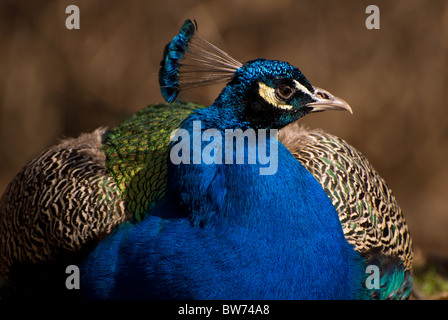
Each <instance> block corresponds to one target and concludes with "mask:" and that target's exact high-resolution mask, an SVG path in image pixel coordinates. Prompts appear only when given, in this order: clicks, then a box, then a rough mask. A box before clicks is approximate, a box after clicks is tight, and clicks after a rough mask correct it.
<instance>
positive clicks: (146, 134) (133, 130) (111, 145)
mask: <svg viewBox="0 0 448 320" xmlns="http://www.w3.org/2000/svg"><path fill="white" fill-rule="evenodd" d="M201 107H202V106H200V105H197V104H193V103H187V104H184V103H179V104H173V105H167V104H158V105H152V106H149V107H147V108H145V109H143V110H141V111H139V112H137V113H136V114H134V115H133V116H132V117H130V118H129V119H128V120H126V121H125V122H123V123H122V124H121V125H120V126H119V127H117V128H115V129H113V130H110V131H108V132H107V133H106V134H105V135H104V136H103V143H104V146H103V150H104V152H105V153H106V159H107V160H106V167H107V169H108V172H109V173H110V174H111V175H112V177H113V178H114V179H115V181H116V183H117V185H118V187H119V188H120V190H121V192H122V196H123V200H124V201H125V203H126V209H127V211H128V212H130V213H131V214H132V215H133V217H134V219H135V220H136V221H139V220H141V219H142V218H143V217H144V215H145V214H146V213H148V212H149V211H151V209H152V208H153V207H154V206H155V204H157V203H158V202H159V201H160V200H162V199H163V197H164V195H165V192H166V163H167V162H166V161H167V155H168V145H169V142H170V135H171V133H172V132H173V130H175V129H176V128H178V127H179V125H180V123H181V121H182V120H183V119H185V118H186V117H187V116H188V115H189V114H190V113H191V112H192V111H193V110H195V109H198V108H201Z"/></svg>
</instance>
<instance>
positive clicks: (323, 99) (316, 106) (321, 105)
mask: <svg viewBox="0 0 448 320" xmlns="http://www.w3.org/2000/svg"><path fill="white" fill-rule="evenodd" d="M313 98H314V99H315V100H317V101H316V102H311V103H308V104H306V106H307V107H309V108H311V111H310V112H319V111H326V110H337V111H344V110H345V111H348V112H350V113H351V114H353V111H352V108H350V106H349V104H348V103H347V102H346V101H345V100H343V99H341V98H338V97H335V96H333V95H332V94H331V93H329V92H328V91H326V90H324V89H321V88H318V87H314V95H313Z"/></svg>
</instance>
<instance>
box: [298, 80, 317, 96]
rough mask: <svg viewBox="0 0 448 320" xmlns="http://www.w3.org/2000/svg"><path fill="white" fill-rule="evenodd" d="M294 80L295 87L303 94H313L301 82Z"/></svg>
mask: <svg viewBox="0 0 448 320" xmlns="http://www.w3.org/2000/svg"><path fill="white" fill-rule="evenodd" d="M293 81H294V85H295V86H296V89H297V90H299V91H302V92H303V93H304V94H307V95H309V96H311V97H314V94H313V93H311V92H310V90H308V89H307V88H306V87H305V86H304V85H303V84H301V83H300V82H299V81H297V80H293Z"/></svg>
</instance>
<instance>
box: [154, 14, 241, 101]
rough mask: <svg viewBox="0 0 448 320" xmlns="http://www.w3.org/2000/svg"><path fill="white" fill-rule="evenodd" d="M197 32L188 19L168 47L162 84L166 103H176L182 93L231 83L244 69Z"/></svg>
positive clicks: (194, 24) (161, 87)
mask: <svg viewBox="0 0 448 320" xmlns="http://www.w3.org/2000/svg"><path fill="white" fill-rule="evenodd" d="M196 31H197V24H196V21H194V23H193V22H192V21H191V20H186V21H185V22H184V24H183V25H182V27H181V28H180V31H179V34H177V35H176V36H175V37H174V38H173V40H171V42H170V43H168V44H167V45H166V47H165V52H164V55H163V60H162V61H161V63H160V70H159V84H160V89H161V91H162V95H163V97H164V99H165V100H166V101H167V102H173V101H175V100H176V99H177V98H178V96H179V93H180V91H182V90H186V89H189V88H194V87H201V86H206V85H210V84H215V83H220V82H224V81H229V80H231V79H232V77H233V75H234V73H235V71H236V70H238V69H239V68H240V67H241V66H242V63H241V62H239V61H237V60H235V59H234V58H232V57H231V56H230V55H229V54H227V53H226V52H224V51H223V50H221V49H219V48H218V47H216V46H214V45H213V44H211V43H210V42H208V41H207V40H205V39H204V38H202V37H201V36H200V35H198V34H197V33H196Z"/></svg>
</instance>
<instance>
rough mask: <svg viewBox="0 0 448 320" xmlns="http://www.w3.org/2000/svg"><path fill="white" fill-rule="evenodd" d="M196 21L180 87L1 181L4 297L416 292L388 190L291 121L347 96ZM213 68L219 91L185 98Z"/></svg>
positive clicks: (366, 167)
mask: <svg viewBox="0 0 448 320" xmlns="http://www.w3.org/2000/svg"><path fill="white" fill-rule="evenodd" d="M196 28H197V26H196V24H195V23H193V22H192V21H190V20H187V21H186V22H185V23H184V24H183V26H182V27H181V29H180V32H179V34H178V35H176V36H175V37H174V38H173V40H172V41H171V42H170V43H169V44H168V45H167V46H166V48H165V51H164V56H163V60H162V62H161V64H160V72H159V83H160V88H161V92H162V95H163V97H164V98H165V100H166V101H168V102H170V103H171V102H176V103H174V104H168V105H167V104H158V105H152V106H149V107H148V108H145V109H143V110H141V111H140V112H138V113H136V114H135V115H133V116H132V117H130V118H129V119H128V120H127V121H125V122H123V123H122V124H121V125H120V126H118V127H117V128H114V129H112V130H107V131H106V130H105V129H98V130H96V131H95V132H93V133H90V134H84V135H81V136H80V137H78V138H76V139H66V140H64V141H62V142H61V143H60V144H59V145H57V146H54V147H52V148H50V149H48V150H46V151H44V152H43V153H42V154H41V155H39V156H38V157H37V158H36V159H34V160H33V161H31V162H30V163H29V164H27V165H26V166H25V167H24V168H23V169H22V170H21V172H20V173H19V174H18V175H17V177H16V178H15V179H14V181H13V182H12V183H11V184H10V185H9V186H8V188H7V191H6V192H5V194H4V195H3V196H2V198H1V199H0V242H1V243H2V245H1V246H0V274H1V276H2V277H4V279H5V280H6V281H8V286H7V287H5V288H6V289H5V290H3V288H2V289H1V290H0V291H1V292H0V295H1V296H2V298H3V297H19V298H23V297H29V296H32V297H35V296H37V295H41V294H42V296H47V297H50V298H54V297H56V298H59V297H61V296H65V295H67V296H72V295H75V296H77V297H79V296H81V297H83V298H93V299H98V298H99V299H404V298H408V297H409V294H410V290H411V287H412V242H411V238H410V236H409V233H408V230H407V226H406V223H405V221H404V218H403V216H402V213H401V210H400V208H399V206H398V204H397V201H396V199H395V197H394V196H393V194H392V192H391V190H390V189H389V188H388V187H387V185H386V183H385V181H384V180H383V179H382V178H381V177H380V176H379V175H378V173H377V172H376V171H375V170H374V169H373V167H372V166H371V165H370V163H369V162H368V160H367V159H366V158H365V157H364V156H363V155H362V154H361V153H359V152H358V151H357V150H356V149H355V148H353V147H351V146H350V145H348V144H347V143H346V142H345V141H343V140H342V139H339V138H337V137H335V136H332V135H330V134H327V133H325V132H323V131H321V130H307V129H304V128H300V127H298V126H296V124H295V123H294V122H296V121H297V120H298V119H300V118H301V117H303V116H305V115H307V114H309V113H312V112H320V111H325V110H346V111H349V112H351V108H350V107H349V105H348V104H347V103H346V102H345V101H343V100H342V99H339V98H337V97H334V96H332V95H331V94H330V93H329V92H327V91H325V90H323V89H320V88H318V87H315V86H312V85H311V84H310V82H309V81H308V80H307V79H306V77H305V76H304V75H303V74H302V73H301V71H300V70H299V69H298V68H296V67H294V66H292V65H291V64H289V63H287V62H282V61H275V60H266V59H256V60H251V61H248V62H246V63H244V64H242V63H240V62H238V61H237V60H235V59H234V58H232V57H231V56H229V55H228V54H227V53H225V52H223V51H222V50H221V49H219V48H217V47H215V46H214V45H212V44H210V43H209V42H207V41H206V40H205V39H203V38H202V37H200V36H199V35H198V34H197V33H196ZM218 82H226V86H225V87H224V88H223V90H222V92H221V93H220V95H219V96H218V97H217V98H216V100H215V101H214V103H213V104H212V105H211V106H209V107H206V108H203V107H202V106H199V105H195V104H192V103H187V104H185V103H180V102H179V95H180V94H181V92H182V91H183V90H185V89H188V88H192V87H196V86H204V85H207V84H212V83H218ZM170 134H171V135H170ZM48 203H52V206H50V207H49V206H48ZM69 264H70V265H72V264H75V265H79V266H80V268H81V278H80V280H81V289H80V290H78V291H77V292H75V293H74V294H73V291H70V290H66V289H65V288H64V286H63V282H64V281H65V279H62V280H64V281H61V278H63V277H64V275H65V274H64V270H65V268H66V267H67V265H69ZM370 272H373V273H372V274H371V273H370ZM69 291H70V292H69ZM4 292H6V294H4Z"/></svg>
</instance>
